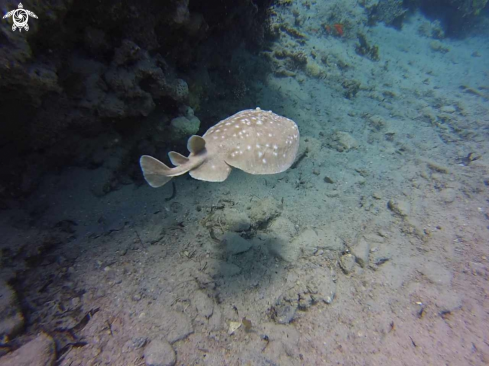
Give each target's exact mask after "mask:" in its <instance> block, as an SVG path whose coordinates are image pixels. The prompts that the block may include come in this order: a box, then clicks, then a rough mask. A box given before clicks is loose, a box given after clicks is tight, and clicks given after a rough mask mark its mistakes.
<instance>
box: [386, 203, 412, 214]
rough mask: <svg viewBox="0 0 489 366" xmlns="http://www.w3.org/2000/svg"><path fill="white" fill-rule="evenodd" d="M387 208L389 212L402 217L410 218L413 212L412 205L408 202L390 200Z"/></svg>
mask: <svg viewBox="0 0 489 366" xmlns="http://www.w3.org/2000/svg"><path fill="white" fill-rule="evenodd" d="M387 207H388V208H389V210H391V211H392V212H394V213H395V214H397V215H399V216H402V217H406V216H408V215H409V213H410V212H411V205H410V204H409V202H406V201H398V200H389V202H388V203H387Z"/></svg>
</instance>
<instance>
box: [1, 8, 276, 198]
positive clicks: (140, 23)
mask: <svg viewBox="0 0 489 366" xmlns="http://www.w3.org/2000/svg"><path fill="white" fill-rule="evenodd" d="M270 3H271V0H257V1H249V0H238V1H221V0H210V1H206V2H205V4H204V3H199V2H190V1H189V0H169V1H164V2H154V1H141V2H138V3H137V4H136V3H134V2H131V1H115V0H109V1H104V2H99V1H93V0H89V1H86V2H73V1H71V0H59V1H43V2H33V3H31V4H29V10H31V11H32V12H34V13H35V14H38V15H39V19H33V20H31V21H30V29H29V31H28V32H22V33H21V32H12V30H11V28H10V27H9V26H8V24H7V21H4V22H5V24H4V25H6V26H4V27H0V44H2V45H3V47H0V74H1V75H2V77H1V78H0V95H2V98H1V99H0V110H1V111H2V123H1V124H0V151H1V153H2V154H3V155H8V156H16V157H20V156H22V159H20V158H19V159H16V158H14V159H11V160H9V161H8V162H7V163H6V165H7V166H6V169H5V170H4V171H3V172H2V173H0V182H1V183H0V196H2V195H3V198H5V197H6V196H9V197H21V196H25V195H27V194H29V193H30V192H32V190H33V189H34V188H35V186H36V182H37V181H38V178H39V176H40V175H41V174H42V173H43V172H45V171H47V170H52V169H61V168H62V167H64V166H66V165H67V164H72V165H73V164H74V165H81V166H100V164H103V161H104V160H105V157H103V156H102V157H100V155H101V153H100V150H105V151H110V153H114V151H112V150H113V147H114V145H118V144H121V143H122V141H123V143H124V149H119V153H115V154H116V155H117V156H118V159H119V160H120V161H123V160H127V159H128V158H132V157H136V156H137V154H138V153H139V148H138V144H139V145H140V144H143V145H144V144H145V142H144V141H148V140H153V136H155V135H158V137H157V140H158V141H157V142H159V143H160V144H161V143H164V142H168V141H175V140H176V139H175V138H172V136H171V135H172V133H173V132H174V131H175V130H176V129H175V126H174V125H175V124H173V126H171V125H170V121H172V120H174V119H175V118H179V117H181V118H187V117H188V116H187V112H188V109H189V108H190V110H192V112H191V114H192V116H191V117H193V111H195V112H197V111H198V116H199V118H200V120H202V122H203V123H202V125H203V127H206V125H209V124H214V123H215V122H216V120H218V119H219V118H222V117H224V116H225V114H226V113H227V111H226V109H229V110H234V109H236V108H237V106H236V102H237V101H238V100H239V102H240V105H241V106H242V105H243V104H247V103H248V104H249V106H250V107H251V106H254V104H253V103H252V102H250V101H248V102H247V101H246V98H247V92H248V90H249V87H248V86H247V82H249V76H247V77H245V74H249V73H246V72H245V70H244V67H243V65H242V63H240V62H239V60H236V56H235V55H236V50H237V49H243V52H244V53H247V54H250V55H253V54H255V53H257V52H258V51H259V49H260V48H261V47H262V46H263V45H264V43H265V33H266V29H267V26H266V24H267V20H268V12H267V11H268V8H269V6H270ZM16 7H17V3H14V2H10V1H7V2H2V3H0V8H1V9H2V11H3V12H4V13H6V12H8V11H10V10H12V9H15V8H16ZM263 72H266V67H265V66H264V64H260V65H259V70H255V72H253V73H252V75H255V77H257V78H259V77H260V76H261V74H262V73H263ZM220 105H221V106H223V105H225V106H226V107H219V106H220ZM197 121H198V120H197ZM195 122H196V121H195V120H193V127H192V128H190V130H192V129H193V130H195V126H197V129H198V126H199V123H198V124H196V123H195ZM187 129H188V128H183V130H187ZM180 130H182V128H180ZM136 131H137V134H136V133H135V132H136ZM194 132H196V131H194ZM136 135H137V136H136ZM94 136H97V142H96V143H94V139H93V137H94ZM153 142H154V141H153ZM182 142H183V141H180V143H182ZM146 145H147V143H146ZM152 145H153V149H154V146H155V144H152ZM156 145H157V144H156ZM122 150H124V151H122ZM128 154H131V155H130V156H128ZM102 155H103V154H102ZM33 166H35V167H36V168H32V167H33ZM121 169H122V168H121ZM119 170H120V169H119ZM112 185H113V184H112ZM2 192H3V193H2ZM0 198H1V197H0ZM0 201H1V199H0Z"/></svg>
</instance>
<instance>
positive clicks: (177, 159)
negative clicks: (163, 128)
mask: <svg viewBox="0 0 489 366" xmlns="http://www.w3.org/2000/svg"><path fill="white" fill-rule="evenodd" d="M168 157H169V158H170V161H171V163H172V164H173V165H175V166H179V165H183V164H185V163H187V162H188V158H186V157H185V156H183V155H182V154H179V153H177V152H176V151H170V152H169V153H168Z"/></svg>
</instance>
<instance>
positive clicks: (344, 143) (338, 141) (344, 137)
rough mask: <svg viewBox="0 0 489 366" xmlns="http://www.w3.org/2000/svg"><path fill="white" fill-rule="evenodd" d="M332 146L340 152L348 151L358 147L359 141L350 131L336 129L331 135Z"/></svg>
mask: <svg viewBox="0 0 489 366" xmlns="http://www.w3.org/2000/svg"><path fill="white" fill-rule="evenodd" d="M331 139H332V140H331V141H330V144H329V145H330V146H331V147H332V148H334V149H336V150H337V151H338V152H346V151H350V150H352V149H357V148H358V142H357V140H355V138H354V137H353V136H351V135H350V134H349V133H348V132H344V131H336V132H335V133H334V134H333V135H332V136H331Z"/></svg>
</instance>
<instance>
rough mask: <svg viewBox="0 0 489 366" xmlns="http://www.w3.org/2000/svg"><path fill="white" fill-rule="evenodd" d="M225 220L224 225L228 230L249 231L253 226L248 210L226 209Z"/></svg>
mask: <svg viewBox="0 0 489 366" xmlns="http://www.w3.org/2000/svg"><path fill="white" fill-rule="evenodd" d="M223 221H224V223H223V225H224V226H225V228H226V229H227V230H229V231H234V232H238V233H239V232H242V231H247V230H249V229H250V227H251V220H250V218H249V216H248V215H247V214H246V212H243V211H238V210H236V209H229V210H226V211H225V215H224V218H223Z"/></svg>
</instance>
